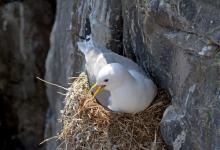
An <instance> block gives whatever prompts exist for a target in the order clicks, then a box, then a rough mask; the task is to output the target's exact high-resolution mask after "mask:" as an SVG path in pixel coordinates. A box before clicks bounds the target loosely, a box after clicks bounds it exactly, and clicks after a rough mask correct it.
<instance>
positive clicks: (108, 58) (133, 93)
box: [77, 37, 157, 113]
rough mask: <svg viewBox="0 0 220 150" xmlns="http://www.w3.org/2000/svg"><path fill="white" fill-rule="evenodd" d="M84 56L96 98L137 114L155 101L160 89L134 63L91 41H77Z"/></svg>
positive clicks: (116, 109)
mask: <svg viewBox="0 0 220 150" xmlns="http://www.w3.org/2000/svg"><path fill="white" fill-rule="evenodd" d="M77 44H78V47H79V49H80V50H81V52H82V53H83V54H84V55H85V61H86V70H87V73H88V74H89V77H91V82H93V83H95V84H94V85H93V86H92V88H91V89H95V92H94V97H96V98H97V99H98V101H99V102H100V103H101V104H102V105H104V106H107V107H108V108H109V109H111V110H112V111H117V112H125V113H138V112H141V111H143V110H145V109H146V108H147V107H148V106H149V105H150V104H151V102H152V101H153V99H154V97H155V96H156V93H157V87H156V85H155V84H154V83H153V81H152V80H151V79H150V78H149V77H147V74H146V73H145V72H144V71H143V70H142V69H141V68H140V67H139V66H138V65H137V64H136V63H134V62H133V61H131V60H130V59H128V58H125V57H123V56H120V55H118V54H116V53H114V52H112V51H110V50H108V49H105V48H101V47H97V46H95V45H94V44H93V41H92V38H91V37H90V40H89V41H83V42H78V43H77Z"/></svg>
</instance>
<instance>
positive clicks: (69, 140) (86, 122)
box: [58, 73, 169, 150]
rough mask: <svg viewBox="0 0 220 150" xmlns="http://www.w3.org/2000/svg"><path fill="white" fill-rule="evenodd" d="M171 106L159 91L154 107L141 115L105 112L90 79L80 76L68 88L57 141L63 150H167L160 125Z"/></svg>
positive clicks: (166, 97)
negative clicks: (98, 101)
mask: <svg viewBox="0 0 220 150" xmlns="http://www.w3.org/2000/svg"><path fill="white" fill-rule="evenodd" d="M168 104H169V98H168V96H167V94H166V92H164V91H161V90H160V91H159V93H158V96H157V97H156V99H155V100H154V102H153V104H152V105H151V106H150V107H149V108H147V109H146V110H145V111H143V112H141V113H137V114H135V115H133V114H125V113H115V112H112V111H110V110H107V109H105V108H104V107H102V106H101V105H100V104H99V103H97V101H96V99H94V98H93V96H92V94H91V93H90V92H89V84H88V77H87V75H86V74H85V73H81V74H80V75H79V77H77V78H76V79H75V81H74V82H73V83H72V84H71V86H70V87H69V88H68V92H67V94H66V98H65V106H64V110H62V111H61V118H60V122H61V123H62V125H63V127H62V130H61V131H60V133H59V134H58V139H59V140H61V141H63V142H62V143H65V144H64V145H63V146H62V147H63V149H80V150H81V149H121V150H123V149H125V150H128V149H132V150H135V149H153V150H155V149H159V150H163V149H166V145H165V143H164V142H163V140H162V138H161V135H160V131H159V123H160V120H161V118H162V115H163V112H164V110H165V108H166V107H167V105H168Z"/></svg>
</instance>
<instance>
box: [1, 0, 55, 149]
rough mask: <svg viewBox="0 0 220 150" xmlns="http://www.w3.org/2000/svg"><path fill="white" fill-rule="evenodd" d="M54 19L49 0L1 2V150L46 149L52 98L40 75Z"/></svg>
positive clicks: (42, 73) (42, 71)
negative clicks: (47, 114)
mask: <svg viewBox="0 0 220 150" xmlns="http://www.w3.org/2000/svg"><path fill="white" fill-rule="evenodd" d="M5 2H7V3H5ZM52 21H53V13H52V7H51V4H50V3H48V2H46V1H43V0H40V1H38V2H37V3H35V2H32V1H30V0H29V1H28V0H27V1H25V2H12V1H6V0H5V1H1V3H0V39H1V41H0V54H1V55H0V97H1V100H0V112H1V113H0V139H1V140H0V149H1V150H9V149H11V150H13V149H16V150H25V149H27V150H30V149H31V150H35V149H41V148H43V147H39V143H40V142H41V141H42V140H43V135H44V124H45V116H46V111H47V107H48V101H47V98H46V93H45V87H44V85H43V84H42V83H41V82H40V81H38V80H36V76H40V77H43V76H44V72H45V70H44V68H45V67H44V66H45V63H44V62H45V58H46V55H47V51H48V49H49V40H48V39H49V34H50V30H51V25H52Z"/></svg>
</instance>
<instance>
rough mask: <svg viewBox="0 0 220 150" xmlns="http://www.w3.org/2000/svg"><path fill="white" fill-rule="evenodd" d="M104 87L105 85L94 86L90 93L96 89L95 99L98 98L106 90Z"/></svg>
mask: <svg viewBox="0 0 220 150" xmlns="http://www.w3.org/2000/svg"><path fill="white" fill-rule="evenodd" d="M104 87H105V86H104V85H97V84H93V86H92V87H91V89H90V90H89V91H90V92H91V91H92V90H93V89H95V91H94V94H93V97H96V96H97V95H98V94H99V93H101V92H102V91H103V90H104Z"/></svg>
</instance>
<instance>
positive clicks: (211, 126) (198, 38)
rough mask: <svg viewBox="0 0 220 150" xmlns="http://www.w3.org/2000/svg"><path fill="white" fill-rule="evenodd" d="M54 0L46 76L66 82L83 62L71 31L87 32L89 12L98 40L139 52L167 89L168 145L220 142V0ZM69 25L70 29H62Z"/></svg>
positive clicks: (53, 100) (57, 101) (54, 109)
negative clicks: (219, 68) (55, 12)
mask: <svg viewBox="0 0 220 150" xmlns="http://www.w3.org/2000/svg"><path fill="white" fill-rule="evenodd" d="M57 4H58V7H57V17H56V23H55V25H54V30H53V34H52V36H51V44H52V47H51V49H50V53H49V55H48V58H47V76H46V79H47V80H49V81H52V82H57V83H59V84H62V85H66V84H67V78H68V76H71V75H73V74H77V73H78V71H80V70H83V67H82V65H81V64H82V63H83V60H82V59H81V58H82V57H81V56H80V55H78V51H77V48H76V41H77V40H78V39H77V37H76V36H75V34H73V35H72V33H79V34H80V35H84V34H85V33H86V31H85V25H86V20H88V18H89V20H90V23H91V31H92V36H93V39H94V41H95V43H96V45H97V46H105V47H107V48H110V49H112V50H113V51H115V52H117V53H120V54H123V55H125V56H127V57H129V58H132V59H134V60H136V61H137V62H138V64H139V65H140V66H142V67H143V68H144V69H145V70H146V71H147V70H148V71H149V72H150V73H151V75H152V77H153V79H154V80H155V82H156V83H157V84H158V86H159V87H162V88H165V89H167V90H168V91H169V92H170V94H171V97H172V105H171V106H169V107H168V108H167V110H166V112H165V113H164V116H163V119H162V121H161V132H162V135H163V137H164V140H165V142H166V143H167V144H168V145H169V146H170V148H172V149H175V150H178V149H187V150H188V149H204V150H207V149H218V148H219V147H220V143H219V141H220V133H219V129H220V118H219V116H220V111H219V109H218V108H219V107H220V99H219V94H220V93H219V88H218V87H219V86H218V80H219V76H218V74H219V72H218V65H216V62H217V60H218V59H219V46H220V44H219V43H220V42H219V40H220V34H219V33H220V28H219V23H220V22H219V21H220V15H219V14H220V9H219V8H220V3H219V2H218V1H217V0H216V1H212V0H126V1H123V0H122V1H118V0H90V1H87V0H82V1H79V0H78V1H77V0H75V1H73V2H71V1H68V2H67V1H61V0H58V1H57ZM72 7H73V9H72ZM71 14H72V18H71ZM71 19H72V20H71ZM69 27H72V31H69V30H68V31H67V29H69ZM47 92H48V96H49V99H50V104H51V114H52V116H53V117H51V119H52V123H51V124H50V125H51V126H50V128H52V129H53V130H52V132H51V134H55V133H56V132H57V129H58V125H57V124H56V119H57V117H58V113H59V112H58V111H59V109H62V98H61V97H60V96H58V95H57V94H56V93H55V92H56V90H55V89H54V88H53V87H48V89H47ZM55 144H56V143H53V144H48V146H51V145H53V146H55Z"/></svg>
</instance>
